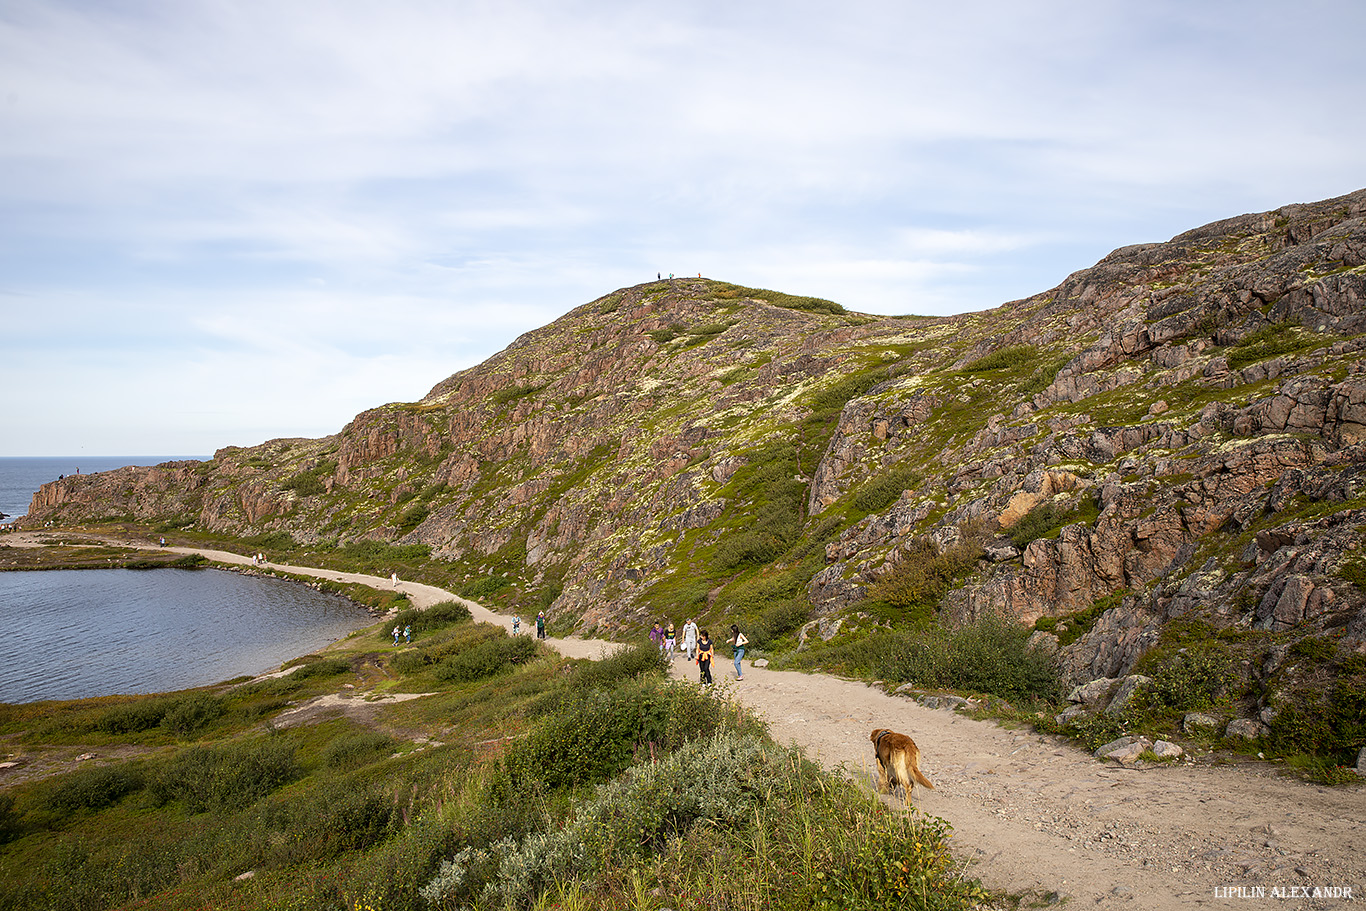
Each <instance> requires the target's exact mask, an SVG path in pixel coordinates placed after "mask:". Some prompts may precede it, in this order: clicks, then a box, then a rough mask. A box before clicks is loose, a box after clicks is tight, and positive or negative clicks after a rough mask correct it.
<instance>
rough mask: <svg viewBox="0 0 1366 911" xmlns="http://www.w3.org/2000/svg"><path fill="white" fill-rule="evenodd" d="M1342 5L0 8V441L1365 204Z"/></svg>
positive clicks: (235, 406) (1061, 273)
mask: <svg viewBox="0 0 1366 911" xmlns="http://www.w3.org/2000/svg"><path fill="white" fill-rule="evenodd" d="M1362 35H1366V3H1362V2H1360V0H1304V2H1299V3H1295V4H1289V3H1285V2H1284V0H1274V2H1267V0H1239V2H1225V0H1201V2H1198V3H1192V2H1189V0H1175V2H1168V0H1145V2H1143V3H1136V2H1109V0H1090V2H1082V0H1066V2H1058V0H1035V2H1030V3H1020V2H1019V0H967V2H962V3H954V4H946V3H943V2H934V3H929V2H921V0H891V2H882V0H843V2H840V3H835V2H823V3H816V2H805V0H751V2H745V3H735V2H731V0H727V2H720V0H716V2H712V0H670V2H651V0H629V2H619V0H590V2H577V0H560V2H539V0H497V2H483V0H387V2H385V3H383V4H381V3H373V2H372V3H361V2H348V0H327V2H315V0H290V2H287V3H281V2H278V0H266V2H256V0H234V2H229V0H82V2H77V0H0V456H31V455H81V454H85V455H129V456H132V455H151V454H156V455H165V456H171V455H176V456H189V455H203V456H207V455H211V454H212V452H213V451H214V450H215V449H218V448H219V447H222V446H226V445H240V446H249V445H255V444H257V443H261V442H264V441H266V440H269V439H273V438H277V437H320V436H325V435H327V434H330V433H335V432H337V431H338V430H340V429H341V428H342V427H343V426H344V425H345V424H346V423H347V421H349V420H350V419H351V418H352V417H353V416H355V415H356V414H357V413H359V412H360V411H363V410H365V409H367V408H371V407H375V406H378V405H382V404H385V403H388V402H394V401H416V400H418V399H420V398H421V397H422V396H423V395H425V394H426V392H427V391H428V390H429V389H430V388H431V387H432V386H433V385H435V384H436V383H437V382H439V381H440V380H442V379H444V378H445V377H447V376H449V375H451V374H452V373H455V372H457V371H459V370H462V369H465V368H467V367H471V366H474V365H475V364H478V363H479V362H481V361H483V360H485V359H486V358H488V357H489V356H491V355H492V354H494V353H495V352H497V351H499V350H501V349H502V348H504V347H506V346H507V345H508V344H510V343H511V342H512V341H513V340H514V339H515V338H516V337H517V336H518V335H520V334H521V333H523V332H526V331H529V330H531V329H534V328H537V327H539V326H542V325H545V324H547V323H549V322H552V321H553V320H555V319H556V318H558V317H559V316H561V315H563V314H564V313H566V312H568V311H569V310H571V309H573V308H574V307H577V306H579V305H581V304H584V303H587V302H589V301H591V300H594V299H596V298H598V297H600V296H602V295H604V294H607V293H609V292H611V291H613V290H615V289H617V288H620V287H624V286H628V285H633V284H637V283H640V282H644V281H650V280H653V279H654V277H655V275H656V274H657V273H664V274H668V273H671V272H672V273H676V274H680V275H681V274H688V275H696V274H698V273H701V274H703V275H705V276H707V277H709V278H716V279H721V280H724V281H731V282H736V283H739V284H744V285H750V286H755V287H763V288H772V289H776V290H781V291H786V292H789V293H794V294H806V295H813V296H817V297H824V298H828V299H831V300H834V301H837V302H839V303H840V304H843V305H844V306H845V307H847V308H849V309H851V310H856V311H862V312H867V313H877V314H906V313H919V314H949V313H961V312H966V311H972V310H982V309H987V308H990V307H995V306H997V305H999V304H1001V303H1005V302H1007V301H1010V300H1015V299H1019V298H1022V297H1026V296H1028V295H1030V294H1034V293H1036V292H1040V291H1044V290H1047V289H1048V288H1051V287H1053V286H1054V285H1056V284H1058V283H1059V282H1060V281H1061V280H1062V279H1063V278H1065V277H1066V276H1067V275H1068V274H1069V273H1071V272H1074V271H1076V270H1077V269H1082V268H1085V267H1087V266H1090V265H1092V264H1093V263H1095V262H1096V261H1097V260H1098V259H1100V258H1101V257H1103V256H1105V255H1106V254H1107V253H1109V252H1110V251H1111V250H1113V249H1115V248H1117V247H1121V246H1127V245H1129V244H1135V243H1146V242H1152V241H1163V240H1167V239H1169V238H1170V237H1172V236H1174V235H1176V234H1179V233H1181V232H1183V231H1185V230H1188V229H1190V228H1193V227H1197V226H1199V225H1202V224H1206V223H1208V222H1211V221H1215V220H1218V219H1222V218H1227V217H1231V216H1234V215H1239V214H1243V213H1246V212H1260V211H1265V210H1269V209H1274V208H1277V207H1279V206H1282V205H1286V204H1289V203H1295V202H1310V201H1314V200H1318V199H1324V198H1328V197H1332V196H1338V195H1341V194H1343V193H1348V192H1351V191H1353V190H1356V189H1360V188H1361V187H1363V186H1366V167H1363V166H1366V117H1362V116H1361V114H1360V109H1361V103H1362V98H1363V97H1366V91H1363V89H1366V68H1363V67H1362V66H1361V36H1362Z"/></svg>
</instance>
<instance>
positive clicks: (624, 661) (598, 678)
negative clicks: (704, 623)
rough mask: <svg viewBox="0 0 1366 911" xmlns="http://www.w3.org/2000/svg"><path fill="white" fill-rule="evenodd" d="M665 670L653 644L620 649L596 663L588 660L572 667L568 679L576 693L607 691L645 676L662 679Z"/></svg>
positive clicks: (659, 654)
mask: <svg viewBox="0 0 1366 911" xmlns="http://www.w3.org/2000/svg"><path fill="white" fill-rule="evenodd" d="M667 671H668V666H667V664H666V662H665V659H664V656H663V655H662V654H661V653H660V651H659V649H658V648H657V647H656V646H655V645H654V644H653V643H646V644H641V645H632V646H627V647H625V648H619V649H616V650H615V651H613V652H612V654H610V655H608V656H607V657H606V658H603V659H601V660H599V661H590V662H588V663H587V664H580V665H579V666H578V667H576V668H574V674H573V676H572V677H570V678H569V684H570V686H571V687H572V688H574V689H578V690H591V689H610V688H611V687H614V686H616V685H617V684H619V683H621V682H623V681H626V680H635V679H638V678H640V677H643V676H646V675H656V676H661V677H662V676H663V675H664V674H665V673H666V672H667Z"/></svg>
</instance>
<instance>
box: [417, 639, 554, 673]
mask: <svg viewBox="0 0 1366 911" xmlns="http://www.w3.org/2000/svg"><path fill="white" fill-rule="evenodd" d="M535 654H536V640H535V639H532V638H531V637H530V636H503V637H500V638H498V639H489V640H487V641H485V642H480V643H479V644H478V645H474V646H472V647H470V648H467V649H465V650H463V651H460V652H457V653H456V654H454V655H452V656H451V657H449V658H447V659H445V660H444V661H442V662H441V663H440V664H438V665H437V667H436V676H437V678H438V679H441V680H455V681H460V682H463V683H468V682H470V681H473V680H482V679H483V678H485V677H492V676H493V675H494V674H496V673H498V672H499V671H501V670H503V669H504V668H506V667H508V666H510V665H514V664H522V663H524V662H526V661H527V660H529V659H530V658H532V657H533V656H534V655H535Z"/></svg>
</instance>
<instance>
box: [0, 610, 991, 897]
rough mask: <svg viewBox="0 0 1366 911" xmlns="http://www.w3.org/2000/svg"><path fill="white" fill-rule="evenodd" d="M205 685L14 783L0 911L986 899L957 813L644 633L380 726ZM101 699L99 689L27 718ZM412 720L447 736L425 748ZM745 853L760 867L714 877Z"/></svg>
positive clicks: (350, 663) (745, 859) (477, 687)
mask: <svg viewBox="0 0 1366 911" xmlns="http://www.w3.org/2000/svg"><path fill="white" fill-rule="evenodd" d="M476 629H478V625H477V624H471V623H468V622H467V621H463V620H460V619H458V618H457V619H455V621H454V622H452V623H446V624H443V625H440V626H439V627H437V628H435V629H433V630H430V631H428V632H425V633H424V637H425V638H426V639H427V640H428V641H431V642H433V643H434V644H439V643H437V642H436V640H439V639H441V638H442V637H448V638H449V639H451V640H454V639H460V638H463V640H464V641H466V642H468V643H475V644H474V645H472V646H471V648H472V649H473V648H478V647H479V645H478V642H479V641H482V642H484V643H487V642H496V641H500V640H501V641H506V638H507V637H506V636H504V635H503V634H502V633H501V631H500V630H493V631H492V633H491V634H490V636H492V638H490V636H483V637H480V636H475V635H472V634H471V631H473V630H476ZM369 638H370V637H369V636H366V637H362V639H363V640H366V641H368V639H369ZM521 641H523V642H527V643H532V640H530V639H529V638H525V637H524V638H523V639H522V640H521ZM532 644H533V647H534V643H532ZM396 654H403V653H396ZM362 659H363V661H364V666H365V667H369V668H370V669H371V671H372V672H378V671H379V670H381V669H380V668H378V667H377V666H376V665H374V664H373V663H372V662H374V661H376V660H377V659H378V656H376V655H375V654H374V653H373V652H364V651H362V652H358V653H355V654H352V655H349V656H346V657H345V659H344V660H341V662H340V663H341V664H342V665H345V666H346V667H348V668H358V667H361V666H362V664H361V662H362ZM328 660H330V659H325V660H319V661H312V662H308V663H307V664H306V665H305V667H313V666H318V667H321V668H325V667H327V666H328V665H327V661H328ZM297 673H299V672H296V674H297ZM392 673H393V669H392V668H389V669H384V672H383V673H382V674H380V676H379V677H376V678H374V679H376V680H378V679H382V678H383V677H387V676H389V675H391V674H392ZM424 673H425V672H424ZM288 679H289V678H284V680H288ZM355 679H356V678H355V677H354V676H348V677H336V676H329V675H327V674H324V673H318V674H316V675H315V676H313V677H312V678H306V679H305V680H304V681H303V683H305V684H307V685H315V686H316V685H321V684H323V683H325V682H330V683H331V684H332V686H333V688H334V691H335V687H336V686H337V685H338V683H339V682H340V681H342V680H355ZM424 683H426V684H432V683H436V680H435V679H434V678H433V677H431V676H430V675H426V676H425V679H424ZM300 692H308V690H306V689H305V690H302V691H300ZM343 692H345V691H344V690H343ZM429 692H430V691H429ZM201 695H203V694H202V693H190V694H167V695H166V696H161V697H152V698H149V699H147V700H134V702H147V703H151V702H154V701H156V700H170V702H171V703H173V704H179V702H180V700H182V699H189V700H193V699H197V698H199V697H200V696H201ZM210 695H212V696H213V697H214V698H216V699H219V700H222V703H221V705H222V706H223V708H224V711H225V713H224V714H223V715H221V716H219V719H218V722H217V724H218V727H217V728H215V731H216V735H215V739H214V740H212V741H211V742H204V743H194V744H185V745H183V746H176V745H174V741H163V743H164V744H166V746H163V747H161V748H157V749H152V750H146V751H144V752H143V753H142V754H141V755H140V756H138V757H137V758H134V759H130V760H126V761H117V760H115V761H109V760H105V761H104V762H103V763H102V764H101V765H99V766H93V765H92V766H88V767H80V768H77V769H74V770H72V771H71V772H68V773H66V774H62V775H57V776H54V777H50V778H47V779H44V780H40V781H32V782H28V783H25V784H22V785H19V786H17V787H13V788H11V789H9V790H7V792H6V793H5V794H4V795H0V908H3V909H6V911H10V909H20V908H24V909H27V908H48V907H51V908H81V909H91V911H100V909H106V908H115V907H137V908H139V909H168V911H169V909H190V908H194V909H200V908H204V907H213V908H223V909H229V911H235V909H247V908H263V907H271V908H359V907H364V908H369V909H378V911H400V909H420V908H427V907H455V906H458V905H461V904H462V903H465V902H468V901H476V902H477V903H478V904H479V905H480V906H484V907H493V906H501V905H502V903H503V902H504V901H511V902H513V903H514V904H515V905H516V906H519V907H545V906H547V905H548V904H549V903H551V902H556V901H572V902H581V903H582V905H581V906H583V907H587V906H592V907H625V906H627V905H633V904H635V903H637V902H638V901H639V899H640V896H641V895H644V894H648V893H649V892H650V891H652V890H659V891H660V894H668V895H669V896H671V901H672V902H674V903H676V905H677V907H679V908H688V909H698V911H700V909H702V908H706V907H714V906H715V903H716V901H717V900H719V899H720V898H721V896H722V895H723V894H724V895H728V896H730V898H731V899H733V900H737V901H741V902H743V903H744V904H745V905H746V906H752V907H760V906H763V907H772V908H779V909H786V908H791V909H794V911H796V909H799V908H800V909H807V908H812V907H823V906H827V905H828V906H831V907H864V906H868V907H872V906H874V905H876V906H878V907H887V908H942V909H965V908H968V907H970V906H972V904H973V903H974V902H975V901H978V900H980V899H981V898H982V897H983V893H982V892H981V890H980V887H978V886H977V885H976V884H975V883H974V882H973V881H972V880H971V879H968V878H966V877H965V876H964V875H963V871H962V870H961V869H960V868H959V867H958V865H957V864H956V862H955V861H954V859H953V857H952V855H951V854H950V852H949V849H948V831H949V830H948V826H947V824H945V823H943V822H942V821H940V820H936V819H933V818H931V817H923V816H919V815H917V814H902V813H896V812H889V811H888V810H886V809H885V808H883V807H882V805H881V804H879V803H878V802H877V801H875V800H873V799H872V798H871V796H870V795H869V794H868V793H867V792H866V791H863V790H860V789H859V788H858V787H857V786H855V785H854V784H852V783H850V782H849V781H847V780H846V779H845V778H844V777H843V776H840V775H828V774H826V773H824V772H822V771H821V770H820V769H818V768H817V767H816V766H814V765H813V764H811V763H810V762H808V761H807V760H805V759H803V758H802V757H801V756H800V755H799V754H798V753H796V752H794V751H791V750H787V749H784V748H780V747H778V746H777V745H775V744H773V743H772V742H771V741H770V740H769V739H768V738H767V736H766V735H765V733H764V730H763V727H762V725H761V724H760V723H759V722H758V721H757V720H756V719H754V718H753V717H751V716H749V715H748V714H747V713H745V712H743V711H742V710H740V709H739V708H738V707H737V706H735V705H733V704H730V703H727V702H725V701H724V700H723V699H721V698H719V697H718V696H717V695H716V694H715V693H710V692H707V691H704V690H702V689H700V688H699V687H696V686H694V685H691V684H679V683H672V682H668V681H666V680H664V679H663V677H662V672H661V668H660V667H659V658H658V653H657V652H656V651H655V650H654V649H651V648H646V649H634V650H626V651H625V652H621V653H619V654H618V655H616V656H614V657H613V658H612V659H609V660H608V661H605V662H602V663H600V664H593V663H589V662H575V661H567V660H565V659H561V658H558V657H552V656H544V655H543V656H541V657H538V658H536V659H535V660H532V661H530V662H527V663H525V664H522V665H518V666H515V667H511V668H508V669H506V670H505V671H504V672H499V673H496V674H495V675H494V676H491V677H481V678H480V679H479V680H477V681H464V680H454V681H451V682H449V683H447V684H444V685H437V686H436V687H435V688H434V694H433V695H429V696H426V697H424V698H422V699H419V700H413V701H410V702H406V703H401V704H397V705H395V706H393V707H391V708H388V709H387V710H386V709H379V710H377V712H376V714H375V715H373V716H372V723H374V724H375V726H374V727H371V726H369V724H363V723H357V722H354V721H348V720H346V719H341V718H331V719H324V720H321V721H318V722H315V723H313V724H306V725H303V726H300V727H292V728H289V729H287V730H280V731H276V732H273V733H263V732H262V724H261V716H256V717H255V718H254V719H249V718H248V717H247V716H245V715H241V714H238V713H236V712H235V709H234V706H236V705H238V704H240V703H243V702H249V701H251V700H254V699H257V698H258V694H257V692H255V691H253V688H252V687H237V688H235V689H226V688H224V689H220V690H217V691H215V692H213V693H211V694H210ZM283 707H284V706H283V703H282V702H281V703H277V706H276V709H275V711H278V710H279V708H283ZM5 710H6V711H10V712H23V711H24V709H23V708H22V707H17V708H16V707H5ZM91 710H95V711H96V712H98V711H101V710H102V708H101V706H100V705H99V704H95V705H91V704H90V703H89V701H87V702H85V703H79V704H72V705H70V706H67V705H66V704H47V705H45V706H43V707H42V709H41V712H39V713H30V714H29V717H30V718H32V717H36V716H37V714H41V715H52V714H54V712H55V714H56V715H59V716H60V715H66V716H68V717H72V716H79V715H82V713H88V712H90V711H91ZM162 717H165V715H164V714H163V716H162ZM8 720H9V721H15V720H18V719H15V718H10V719H8ZM142 724H145V722H140V723H139V725H142ZM135 726H138V725H135ZM92 730H93V728H92ZM420 730H421V731H427V732H429V733H436V732H437V731H438V730H439V732H440V738H441V740H442V741H443V742H444V744H445V745H439V744H436V743H433V742H431V741H430V740H426V741H424V742H422V743H420V744H419V743H414V742H411V741H410V740H409V738H410V737H412V736H414V734H415V733H416V732H417V731H420ZM118 736H119V737H121V738H123V739H124V741H125V742H131V741H129V738H134V737H136V736H138V735H137V734H133V733H123V734H120V735H118ZM735 869H744V870H745V871H746V873H747V875H746V877H744V878H741V879H736V878H735V877H729V878H727V877H726V876H724V875H720V874H722V873H723V871H726V870H731V871H733V870H735ZM247 871H251V872H252V874H253V875H252V877H250V878H249V879H244V880H239V879H238V878H237V877H238V876H239V874H242V873H244V872H247ZM793 871H799V872H800V873H801V874H802V876H801V877H793V876H792V875H791V874H792V873H793ZM430 900H436V902H437V903H436V904H435V905H432V904H430Z"/></svg>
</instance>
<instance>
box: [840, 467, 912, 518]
mask: <svg viewBox="0 0 1366 911" xmlns="http://www.w3.org/2000/svg"><path fill="white" fill-rule="evenodd" d="M923 480H924V477H923V476H922V475H921V474H920V472H918V471H916V470H915V469H913V468H910V467H907V466H898V467H894V468H892V469H891V470H890V471H888V472H887V473H885V474H881V475H878V476H877V477H873V478H869V479H868V480H867V481H865V482H864V483H863V484H860V485H859V486H858V487H857V488H855V490H854V494H853V504H854V508H855V509H857V510H858V511H859V512H862V513H875V512H882V510H884V509H886V508H887V507H888V506H891V505H892V504H893V503H895V502H896V501H897V500H899V499H901V494H902V493H903V492H904V491H907V490H912V489H914V488H916V487H919V486H920V482H921V481H923Z"/></svg>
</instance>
